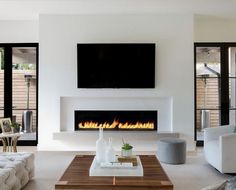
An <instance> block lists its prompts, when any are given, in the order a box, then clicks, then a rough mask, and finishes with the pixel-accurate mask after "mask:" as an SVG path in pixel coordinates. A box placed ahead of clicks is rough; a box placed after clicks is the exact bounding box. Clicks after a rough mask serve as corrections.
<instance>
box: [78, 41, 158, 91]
mask: <svg viewBox="0 0 236 190" xmlns="http://www.w3.org/2000/svg"><path fill="white" fill-rule="evenodd" d="M77 59H78V62H77V63H78V65H77V74H78V83H77V84H78V88H155V44H154V43H119V44H91V43H89V44H77Z"/></svg>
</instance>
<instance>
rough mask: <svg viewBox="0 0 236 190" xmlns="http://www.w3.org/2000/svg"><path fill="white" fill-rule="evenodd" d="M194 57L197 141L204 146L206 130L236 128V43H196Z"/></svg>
mask: <svg viewBox="0 0 236 190" xmlns="http://www.w3.org/2000/svg"><path fill="white" fill-rule="evenodd" d="M194 55H195V56H194V64H195V65H194V66H195V140H196V141H197V144H199V145H201V144H202V142H203V130H204V128H207V127H216V126H219V125H228V124H236V43H195V44H194ZM198 142H200V143H198Z"/></svg>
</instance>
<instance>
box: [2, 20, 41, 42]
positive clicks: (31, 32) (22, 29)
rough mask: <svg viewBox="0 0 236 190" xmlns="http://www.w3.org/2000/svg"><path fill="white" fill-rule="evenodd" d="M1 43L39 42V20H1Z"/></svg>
mask: <svg viewBox="0 0 236 190" xmlns="http://www.w3.org/2000/svg"><path fill="white" fill-rule="evenodd" d="M0 26H1V29H0V43H27V42H38V33H39V31H38V21H36V20H35V21H29V20H16V21H12V20H11V21H10V20H5V21H4V20H1V21H0Z"/></svg>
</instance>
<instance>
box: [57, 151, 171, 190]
mask: <svg viewBox="0 0 236 190" xmlns="http://www.w3.org/2000/svg"><path fill="white" fill-rule="evenodd" d="M93 158H94V156H92V155H83V156H81V155H77V156H75V158H74V159H73V161H72V162H71V164H70V165H69V167H68V168H67V169H66V171H65V172H64V174H63V175H62V177H61V178H60V180H59V181H58V182H57V183H56V185H55V189H56V190H62V189H70V190H71V189H74V190H75V189H81V190H82V189H83V190H85V189H92V190H95V189H96V190H102V189H103V190H108V189H109V190H113V189H114V190H130V189H131V190H147V189H158V190H173V184H172V183H171V181H170V179H169V178H168V176H167V175H166V173H165V171H164V170H163V168H162V167H161V165H160V163H159V161H158V160H157V158H156V156H155V155H142V156H140V160H141V162H142V165H143V173H144V176H142V177H132V176H122V177H121V176H119V177H113V176H111V177H109V176H108V177H107V176H101V177H100V176H99V177H94V176H89V168H90V166H91V163H92V161H93Z"/></svg>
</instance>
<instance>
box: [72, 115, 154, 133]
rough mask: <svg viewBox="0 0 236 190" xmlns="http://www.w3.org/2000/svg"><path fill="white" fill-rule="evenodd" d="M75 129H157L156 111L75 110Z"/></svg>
mask: <svg viewBox="0 0 236 190" xmlns="http://www.w3.org/2000/svg"><path fill="white" fill-rule="evenodd" d="M74 119H75V130H76V131H77V130H96V129H98V128H99V127H102V128H104V129H105V130H148V131H152V130H157V111H153V110H152V111H150V110H137V111H136V110H135V111H131V110H128V111H127V110H125V111H120V110H119V111H113V110H96V111H93V110H75V117H74Z"/></svg>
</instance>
